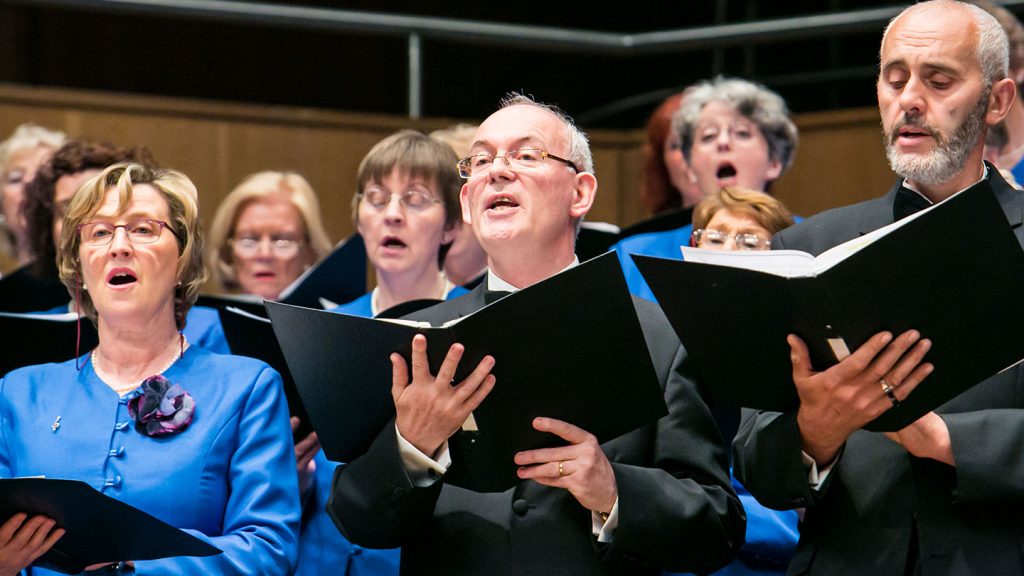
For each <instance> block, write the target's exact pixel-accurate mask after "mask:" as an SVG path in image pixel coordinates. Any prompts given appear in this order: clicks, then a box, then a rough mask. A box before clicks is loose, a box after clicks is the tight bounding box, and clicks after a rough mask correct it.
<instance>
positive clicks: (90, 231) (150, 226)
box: [75, 220, 182, 246]
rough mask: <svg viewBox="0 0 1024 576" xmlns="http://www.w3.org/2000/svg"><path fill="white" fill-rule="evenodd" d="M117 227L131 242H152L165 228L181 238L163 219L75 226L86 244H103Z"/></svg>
mask: <svg viewBox="0 0 1024 576" xmlns="http://www.w3.org/2000/svg"><path fill="white" fill-rule="evenodd" d="M118 228H124V232H125V234H126V235H127V236H128V241H129V242H131V243H132V244H152V243H153V242H156V241H157V240H159V239H160V232H161V231H162V230H163V229H164V228H167V229H168V230H170V232H171V234H173V235H174V237H175V238H177V239H178V240H181V239H182V238H181V237H180V236H178V233H177V232H175V231H174V228H171V226H170V224H168V223H167V222H164V221H163V220H135V221H134V222H129V223H127V224H111V223H110V222H86V223H84V224H79V225H78V226H75V231H76V232H78V234H79V236H80V237H81V239H82V244H85V245H86V246H105V245H107V244H110V242H111V241H112V240H113V239H114V234H115V233H116V232H117V229H118Z"/></svg>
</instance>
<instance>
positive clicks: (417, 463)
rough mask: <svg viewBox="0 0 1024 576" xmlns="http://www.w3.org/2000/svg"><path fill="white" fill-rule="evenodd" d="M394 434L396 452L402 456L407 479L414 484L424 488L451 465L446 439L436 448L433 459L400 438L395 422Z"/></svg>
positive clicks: (438, 477) (435, 480)
mask: <svg viewBox="0 0 1024 576" xmlns="http://www.w3.org/2000/svg"><path fill="white" fill-rule="evenodd" d="M395 436H397V437H398V453H399V454H400V455H401V456H402V464H404V465H405V471H406V473H407V474H409V480H410V481H412V483H413V485H414V486H416V487H417V488H426V487H427V486H430V485H431V484H433V483H434V482H437V481H438V480H440V479H441V477H442V476H444V475H445V473H446V472H448V467H449V466H451V465H452V457H451V454H449V453H448V441H447V440H445V443H444V444H442V445H441V449H440V450H438V453H437V460H434V459H432V458H431V457H430V456H427V455H426V454H424V453H423V452H420V449H419V448H417V447H415V446H413V445H412V443H411V442H409V441H408V440H406V439H405V438H402V434H401V433H400V432H399V431H398V425H397V424H396V425H395Z"/></svg>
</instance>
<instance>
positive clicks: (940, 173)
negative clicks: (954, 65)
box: [885, 90, 989, 186]
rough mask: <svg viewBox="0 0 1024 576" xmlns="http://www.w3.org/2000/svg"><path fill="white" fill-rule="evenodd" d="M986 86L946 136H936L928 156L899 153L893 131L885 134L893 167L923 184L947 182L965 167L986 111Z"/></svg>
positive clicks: (913, 180) (898, 172)
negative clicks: (938, 137)
mask: <svg viewBox="0 0 1024 576" xmlns="http://www.w3.org/2000/svg"><path fill="white" fill-rule="evenodd" d="M988 92H989V91H988V90H986V91H985V92H984V93H983V94H982V97H981V99H979V100H978V104H977V105H975V107H974V110H971V113H970V115H968V117H967V118H965V119H964V121H963V122H961V123H960V126H958V127H957V128H956V130H954V131H953V134H952V135H950V137H949V138H948V139H945V140H939V141H938V142H937V145H936V147H935V151H934V152H932V153H931V154H929V155H927V156H921V155H919V154H901V153H899V152H897V151H896V146H895V145H894V144H893V137H892V136H893V135H892V134H886V138H885V155H886V157H887V158H888V159H889V166H890V167H892V171H893V172H895V173H896V174H898V175H900V176H902V177H903V178H905V179H906V180H910V181H912V182H920V183H921V184H925V185H932V186H934V185H936V184H942V183H943V182H948V181H950V180H952V179H953V176H955V175H956V174H957V173H959V172H960V171H961V170H963V169H964V164H966V163H967V156H968V155H969V154H970V153H971V150H973V149H974V146H975V145H976V144H977V143H978V138H979V137H980V136H981V128H982V125H983V121H984V118H985V112H987V111H988Z"/></svg>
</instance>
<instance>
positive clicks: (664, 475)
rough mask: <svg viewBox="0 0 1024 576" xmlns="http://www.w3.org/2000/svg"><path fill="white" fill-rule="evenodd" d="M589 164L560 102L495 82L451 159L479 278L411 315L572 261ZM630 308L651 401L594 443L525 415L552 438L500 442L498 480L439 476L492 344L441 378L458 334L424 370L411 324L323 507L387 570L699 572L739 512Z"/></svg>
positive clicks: (691, 400)
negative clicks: (390, 403)
mask: <svg viewBox="0 0 1024 576" xmlns="http://www.w3.org/2000/svg"><path fill="white" fill-rule="evenodd" d="M591 166H592V161H591V158H590V150H589V145H588V143H587V140H586V136H585V135H584V134H583V133H582V132H580V131H579V130H578V129H577V128H576V127H575V126H574V125H573V124H572V122H571V120H569V119H568V118H567V117H566V116H564V115H563V114H561V112H559V111H558V110H557V109H553V108H550V107H547V106H544V105H541V104H538V103H536V102H534V101H533V100H530V99H528V98H526V97H522V96H513V97H511V98H510V99H507V100H506V101H505V102H504V103H503V107H502V108H501V109H500V110H498V111H497V112H495V113H494V114H493V115H491V116H490V117H489V118H488V119H487V120H486V121H485V122H484V123H483V124H482V125H481V126H480V128H479V129H478V131H477V133H476V138H475V142H474V144H473V146H472V149H471V156H470V157H469V158H467V159H465V160H464V161H462V162H460V168H462V169H463V174H464V176H466V177H467V182H466V184H465V186H464V187H463V189H462V194H461V200H462V208H463V218H464V219H465V221H466V223H467V224H468V225H472V227H473V230H474V232H475V233H476V235H477V237H478V239H479V240H480V244H481V245H482V246H483V247H484V249H485V250H486V251H487V254H488V267H489V273H488V275H487V278H486V279H485V281H484V282H483V283H482V284H481V286H479V287H477V288H476V289H475V290H474V291H473V292H471V293H470V294H468V295H466V296H463V297H462V298H458V299H455V300H452V301H449V302H446V303H443V304H440V305H438V306H436V307H434V308H431V309H429V310H427V311H425V312H423V313H421V314H419V315H418V317H419V318H421V319H428V320H430V321H433V322H441V321H444V320H449V319H452V318H456V317H459V316H462V315H465V314H468V313H470V312H472V311H474V310H476V309H478V308H480V307H482V306H484V305H485V304H486V303H487V302H488V301H489V300H491V299H493V298H494V297H497V295H498V293H501V292H509V291H515V290H517V289H520V288H525V287H527V286H530V285H532V284H534V283H537V282H539V281H541V280H544V279H545V278H548V277H550V276H552V275H554V274H557V273H559V272H560V271H562V270H565V269H567V268H569V267H571V266H573V265H575V264H576V262H577V260H576V257H575V255H574V253H573V241H574V239H575V236H576V232H577V229H578V225H579V222H580V220H581V219H582V218H583V216H584V215H585V214H586V213H587V211H588V210H590V208H591V206H592V204H593V201H594V195H595V193H596V190H597V180H596V178H595V177H594V174H593V169H592V167H591ZM579 297H580V298H586V297H587V295H586V294H580V295H579ZM594 304H595V306H597V305H599V303H597V302H595V303H594ZM645 304H646V305H645ZM638 316H639V317H640V321H641V324H642V326H643V328H644V334H645V338H646V340H647V343H648V346H649V348H650V352H651V356H652V360H653V364H654V366H655V369H656V371H657V373H658V375H659V377H660V381H661V383H662V386H663V388H664V392H665V400H666V403H667V404H668V407H669V415H667V416H665V417H664V418H662V419H660V420H659V421H658V422H656V423H654V424H650V425H648V426H645V427H643V428H640V429H638V430H636V431H633V432H631V433H628V434H626V435H623V436H621V437H619V438H616V439H614V440H612V441H609V442H607V443H605V444H603V445H599V444H598V443H597V441H596V439H595V438H594V436H592V435H591V434H589V433H588V432H587V431H585V430H582V429H580V428H577V427H576V426H573V425H572V424H570V423H567V422H561V421H558V420H554V419H549V418H537V419H535V421H534V427H535V428H536V429H537V430H540V431H543V432H548V433H551V434H555V435H557V436H559V437H561V438H562V439H564V440H566V441H567V442H568V443H569V444H568V445H567V446H564V447H558V448H551V449H543V450H533V451H528V452H521V453H519V454H517V455H516V457H515V461H516V464H518V465H519V466H520V468H519V477H520V478H522V479H523V481H522V482H520V483H519V484H518V485H517V486H516V487H515V488H512V489H510V490H508V491H506V492H501V493H480V492H474V491H470V490H466V489H463V488H460V487H457V486H454V485H452V484H450V483H447V482H445V481H444V476H445V474H446V473H447V470H448V464H449V463H450V462H451V457H450V456H449V452H452V453H455V454H457V456H456V457H457V458H461V462H460V465H462V467H463V468H470V469H472V468H473V466H474V464H476V465H480V462H479V461H478V460H477V458H478V456H479V455H478V454H477V453H476V452H474V449H473V448H474V443H475V441H476V440H475V439H476V436H475V433H474V432H472V431H470V430H467V428H471V427H466V426H464V423H466V421H467V418H468V417H469V416H470V414H471V412H472V410H473V409H474V408H475V407H476V406H477V405H479V403H480V401H481V400H483V398H484V397H485V396H486V395H487V393H488V392H489V391H490V390H491V388H492V387H493V386H494V376H493V375H490V374H489V371H490V369H491V367H492V366H493V365H494V360H493V359H491V358H490V357H487V358H485V359H484V360H483V361H481V363H480V364H479V365H478V366H477V367H476V370H475V371H474V372H473V373H472V374H471V375H470V376H468V377H467V378H466V380H464V381H463V382H460V383H458V384H457V385H455V386H452V385H451V384H450V382H451V379H452V374H453V373H454V370H455V367H456V365H457V363H458V360H459V358H460V356H461V352H462V348H461V346H460V345H458V344H456V345H455V346H453V347H452V349H451V350H450V351H449V353H448V357H447V359H446V360H445V362H444V363H443V365H442V367H441V368H440V369H439V371H438V374H437V376H436V377H435V376H434V375H432V374H430V373H429V371H428V368H427V365H426V360H425V355H424V350H425V347H426V343H425V341H424V340H423V339H422V337H417V338H416V339H414V341H413V356H412V367H411V378H410V370H409V367H408V366H407V365H406V363H405V361H404V360H403V359H402V358H401V357H400V356H398V355H393V356H392V363H393V365H394V382H393V387H392V394H393V396H394V398H395V407H396V413H397V416H396V420H395V422H394V423H393V424H392V425H390V426H388V427H387V428H385V430H383V431H382V432H381V434H380V435H379V436H378V438H377V440H376V441H375V443H374V445H373V446H372V448H371V449H370V450H369V452H368V453H367V454H365V455H364V456H362V457H360V458H357V459H356V460H354V461H353V462H351V463H350V464H348V465H347V466H345V467H344V468H340V469H339V471H338V473H337V474H336V476H335V480H334V491H333V496H332V499H331V501H330V502H328V510H329V512H330V513H331V514H332V517H333V518H334V519H335V523H336V524H337V525H338V526H339V528H340V529H341V531H342V532H343V533H344V534H345V536H346V537H348V538H349V539H350V540H351V541H352V542H355V543H357V544H361V545H364V546H371V547H393V546H401V547H402V573H403V574H498V575H501V574H537V575H540V574H631V575H632V574H657V573H659V571H660V570H661V569H670V570H679V571H694V572H702V573H703V572H709V571H711V570H714V569H715V568H717V567H719V566H722V565H724V564H726V563H727V562H728V561H729V560H730V559H731V558H732V557H733V555H734V554H735V552H736V550H738V549H739V547H740V545H742V541H743V530H744V518H743V513H742V508H741V507H740V505H739V502H738V499H737V498H736V496H735V494H734V492H733V490H732V488H731V486H730V483H729V476H728V473H727V471H726V458H725V454H724V449H721V448H720V444H721V439H720V437H719V434H718V431H717V428H716V426H715V422H714V420H713V418H712V417H711V414H710V412H709V410H708V407H707V406H706V405H705V403H704V402H703V401H702V399H701V397H700V395H699V394H698V393H697V389H696V386H695V385H694V383H693V381H692V380H689V379H688V378H687V377H686V376H685V375H684V373H683V370H684V364H683V361H684V359H685V352H684V351H683V349H682V347H681V346H680V344H679V341H678V339H677V338H676V337H675V335H674V333H673V332H672V329H671V327H670V326H669V324H668V322H667V321H666V320H665V318H664V316H663V315H662V314H661V311H660V310H659V309H657V307H655V306H653V305H651V304H650V303H648V302H643V303H641V304H638ZM500 329H501V327H500V326H495V330H500ZM580 402H586V398H580Z"/></svg>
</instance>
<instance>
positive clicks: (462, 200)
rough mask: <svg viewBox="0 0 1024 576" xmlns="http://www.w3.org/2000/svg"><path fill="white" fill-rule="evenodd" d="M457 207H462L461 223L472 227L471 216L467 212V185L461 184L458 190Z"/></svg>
mask: <svg viewBox="0 0 1024 576" xmlns="http://www.w3.org/2000/svg"><path fill="white" fill-rule="evenodd" d="M459 205H461V206H462V221H463V222H465V223H466V224H467V225H470V226H472V224H473V215H472V214H471V213H470V211H469V184H463V185H462V190H459Z"/></svg>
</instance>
